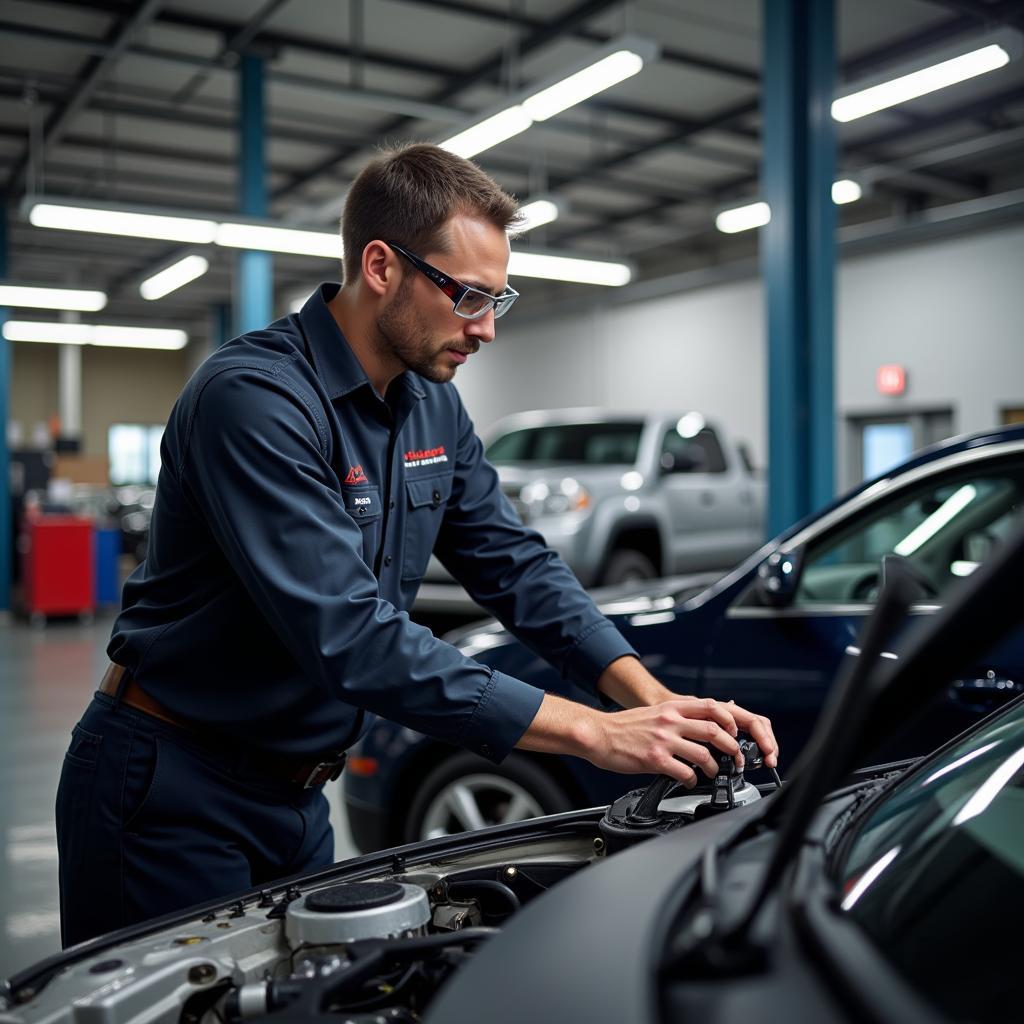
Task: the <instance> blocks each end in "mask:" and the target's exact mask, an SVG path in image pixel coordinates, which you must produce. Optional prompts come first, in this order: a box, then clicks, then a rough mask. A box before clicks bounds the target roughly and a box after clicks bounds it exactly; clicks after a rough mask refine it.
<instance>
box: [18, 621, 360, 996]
mask: <svg viewBox="0 0 1024 1024" xmlns="http://www.w3.org/2000/svg"><path fill="white" fill-rule="evenodd" d="M112 623H113V619H112V618H111V617H98V618H97V619H96V621H95V622H93V623H90V624H88V625H85V624H81V623H79V622H77V621H55V622H51V623H49V624H48V625H47V626H46V627H45V628H44V629H35V628H32V627H31V626H28V625H27V624H25V623H24V622H20V621H17V620H15V621H13V622H2V621H0V780H2V782H3V791H2V795H0V845H2V850H0V979H3V978H7V977H9V976H10V975H12V974H14V973H15V972H17V971H20V970H21V969H22V968H25V967H29V966H30V965H32V964H33V963H35V962H36V961H37V960H41V959H42V958H43V957H46V956H49V955H50V954H51V953H55V952H57V951H59V949H60V924H59V919H58V897H57V843H56V837H55V833H54V825H53V804H54V797H55V795H56V792H57V780H58V779H59V777H60V769H61V763H62V761H63V759H64V751H65V750H66V749H67V743H68V738H69V735H70V732H71V728H72V726H73V725H74V724H75V723H76V722H77V721H78V718H79V716H80V715H81V713H82V711H83V709H84V708H85V706H86V704H88V702H89V700H90V698H91V696H92V692H93V690H94V689H95V688H96V684H97V682H98V681H99V679H100V676H101V675H102V674H103V671H104V670H105V668H106V666H107V657H106V654H105V653H104V651H105V648H106V645H107V639H108V638H109V636H110V629H111V625H112ZM327 794H328V799H329V800H330V801H331V820H332V822H333V824H334V832H335V857H336V859H338V860H344V859H345V858H347V857H352V856H355V848H354V847H353V846H352V840H351V838H350V837H349V833H348V825H347V823H346V822H345V818H344V812H343V810H342V808H341V803H340V785H339V784H338V783H329V784H328V787H327Z"/></svg>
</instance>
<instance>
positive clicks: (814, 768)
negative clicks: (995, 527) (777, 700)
mask: <svg viewBox="0 0 1024 1024" xmlns="http://www.w3.org/2000/svg"><path fill="white" fill-rule="evenodd" d="M1022 569H1024V524H1022V526H1021V527H1020V528H1019V529H1018V530H1017V531H1016V532H1015V533H1013V534H1011V536H1010V537H1008V538H1007V539H1006V540H1005V541H1004V542H1003V544H1002V545H1001V550H1000V552H999V553H998V555H997V556H996V557H994V558H992V559H990V560H989V561H988V562H986V563H985V564H983V565H982V566H981V567H980V568H979V569H978V570H977V571H976V572H975V573H973V574H972V575H971V576H970V577H969V578H968V579H966V580H964V581H963V582H962V583H961V585H960V588H959V590H958V593H957V597H956V599H955V600H954V601H952V602H950V603H948V604H947V605H946V607H944V608H943V609H941V610H940V611H939V612H938V613H937V614H936V615H935V616H934V618H933V619H932V621H931V622H930V623H929V624H928V626H927V627H926V628H922V629H921V630H919V631H918V632H917V633H916V634H914V635H913V636H912V637H911V638H910V642H909V643H908V644H907V645H906V648H905V650H904V652H903V654H902V656H901V658H900V660H899V661H896V662H892V661H886V660H884V659H882V656H881V655H882V651H883V649H884V647H885V644H886V642H887V640H888V639H889V637H890V636H891V634H892V632H893V630H894V628H895V627H896V626H897V625H898V624H899V622H900V621H902V619H903V618H904V617H905V616H906V613H907V611H908V610H909V608H910V606H911V604H913V603H914V601H915V600H916V599H917V597H918V596H919V594H920V583H919V581H918V579H917V578H916V576H915V575H914V574H913V573H911V572H908V571H907V568H906V565H905V559H901V558H892V559H889V558H886V559H884V560H883V581H882V590H881V593H880V594H879V597H878V603H877V605H876V607H875V610H874V612H873V614H872V615H871V616H870V618H869V619H868V620H867V622H866V623H865V625H864V630H863V637H862V640H861V644H860V647H861V654H860V657H858V658H857V659H856V661H854V662H853V663H852V664H851V663H850V662H847V663H846V665H845V666H844V671H843V674H842V675H841V677H840V679H839V680H838V681H837V684H836V686H835V687H834V689H833V691H832V697H831V698H830V700H829V701H828V703H827V704H826V706H825V709H824V711H823V712H822V716H821V724H820V726H819V727H818V728H817V729H816V730H815V732H814V736H813V737H812V740H811V743H810V744H809V745H808V747H807V748H806V749H805V753H804V756H802V757H801V758H800V760H799V762H798V765H797V769H796V770H795V771H794V773H793V776H792V777H791V779H790V781H789V782H788V783H787V786H786V788H785V790H783V792H782V793H780V794H779V797H778V798H777V804H776V806H775V807H774V808H772V810H773V811H776V812H777V811H779V810H780V809H781V819H782V820H781V824H780V827H779V834H778V839H777V841H776V844H775V848H774V851H773V853H772V858H771V860H770V861H769V863H768V867H767V868H766V870H765V873H764V875H763V877H762V880H761V883H760V885H759V886H758V888H757V891H756V893H755V896H754V898H753V899H752V900H751V902H750V905H749V907H748V909H747V910H746V911H745V912H743V913H742V914H741V915H740V916H739V917H738V919H737V920H736V921H735V923H734V924H732V925H730V926H729V927H728V928H727V929H726V930H724V931H723V933H722V939H721V942H722V943H723V944H728V943H730V942H737V941H739V942H742V941H743V940H744V938H745V937H746V935H747V934H748V933H749V929H750V926H751V924H752V922H753V920H754V918H755V917H756V915H757V913H758V911H759V910H760V909H761V907H762V906H763V905H764V903H765V901H766V900H767V899H768V897H769V896H770V894H771V893H772V891H773V890H774V889H775V887H776V886H777V885H778V882H779V880H780V878H781V877H782V874H783V872H784V871H785V870H786V868H787V867H788V865H789V863H790V861H791V860H792V859H793V858H794V856H795V854H796V852H797V851H798V850H799V848H800V846H801V845H802V843H803V839H804V834H805V832H806V829H807V826H808V825H809V824H810V822H811V819H812V817H813V815H814V814H815V812H816V811H817V809H818V806H819V804H820V802H821V799H822V797H824V796H825V794H826V793H828V792H829V790H830V789H832V788H833V787H834V786H835V784H836V783H837V782H838V781H839V780H840V779H842V778H843V777H844V776H846V775H847V774H848V773H849V771H850V770H851V769H852V768H853V767H854V766H855V762H856V760H857V759H858V758H859V757H863V756H866V755H867V754H868V753H869V752H870V751H871V750H873V749H874V748H875V747H876V746H877V745H878V743H880V742H881V741H882V740H883V739H884V738H885V737H886V736H887V735H889V734H891V733H892V732H894V731H895V730H896V729H897V728H898V727H900V726H902V725H903V724H904V723H905V722H906V721H907V719H908V717H913V714H914V713H915V712H916V711H917V710H918V709H919V708H920V707H921V706H922V705H923V704H925V703H926V702H927V700H928V698H929V697H931V696H932V695H933V693H934V692H935V691H936V690H938V689H941V687H943V686H944V685H945V684H946V682H947V681H948V680H949V679H950V678H951V673H952V674H955V672H956V671H958V670H959V669H961V668H962V667H963V666H964V665H965V664H966V663H967V662H969V661H970V660H971V659H972V658H974V657H975V656H976V655H977V653H979V652H984V651H986V650H989V649H990V648H991V647H992V646H993V645H994V644H995V643H996V642H997V641H999V640H1000V639H1001V638H1002V637H1003V635H1004V634H1005V633H1006V632H1007V631H1008V630H1010V629H1011V628H1013V627H1016V626H1020V624H1021V613H1020V607H1019V605H1018V604H1017V602H1016V601H1013V600H1009V599H1007V598H1006V595H1010V594H1013V593H1015V592H1016V591H1017V590H1018V589H1019V586H1020V579H1021V575H1022Z"/></svg>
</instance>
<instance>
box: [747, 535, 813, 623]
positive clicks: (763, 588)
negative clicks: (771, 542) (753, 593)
mask: <svg viewBox="0 0 1024 1024" xmlns="http://www.w3.org/2000/svg"><path fill="white" fill-rule="evenodd" d="M803 567H804V549H803V547H802V546H801V547H798V548H796V549H794V550H793V551H773V552H772V553H771V554H770V555H769V556H768V557H767V558H766V559H765V560H764V561H763V562H762V563H761V564H760V565H759V566H758V567H757V582H756V584H755V586H756V589H757V594H758V597H759V598H760V600H761V603H762V604H763V605H767V606H768V607H769V608H785V607H786V606H787V605H790V604H792V603H793V598H794V597H796V591H797V587H798V586H799V585H800V575H801V573H802V572H803Z"/></svg>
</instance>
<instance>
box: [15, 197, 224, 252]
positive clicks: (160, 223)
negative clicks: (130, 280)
mask: <svg viewBox="0 0 1024 1024" xmlns="http://www.w3.org/2000/svg"><path fill="white" fill-rule="evenodd" d="M28 219H29V222H30V223H31V224H33V225H35V226H36V227H37V228H58V229H60V230H62V231H90V232H93V233H95V234H100V235H122V236H127V237H129V238H155V239H160V240H162V241H167V242H192V243H196V244H206V243H208V242H212V241H213V240H214V236H215V235H216V233H217V223H216V221H212V220H202V219H199V218H195V217H178V216H173V215H168V214H158V213H148V212H136V211H133V210H115V209H104V208H101V207H93V206H76V205H74V204H72V203H49V202H37V203H33V204H32V206H31V209H30V210H29V215H28Z"/></svg>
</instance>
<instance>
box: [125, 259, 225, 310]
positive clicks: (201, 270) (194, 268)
mask: <svg viewBox="0 0 1024 1024" xmlns="http://www.w3.org/2000/svg"><path fill="white" fill-rule="evenodd" d="M209 269H210V261H209V260H208V259H206V258H205V257H204V256H194V255H193V256H186V257H185V258H184V259H182V260H178V261H177V262H176V263H172V264H171V265H170V266H169V267H165V268H164V269H163V270H161V271H159V272H158V273H156V274H153V276H152V277H147V278H146V280H145V281H143V282H142V283H141V284H140V285H139V294H140V295H141V296H142V297H143V298H144V299H150V300H152V299H162V298H163V297H164V296H165V295H170V294H171V292H173V291H177V290H178V289H179V288H181V287H182V285H186V284H188V283H189V281H194V280H195V279H196V278H197V277H202V276H203V274H205V273H206V272H207V271H208V270H209Z"/></svg>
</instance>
